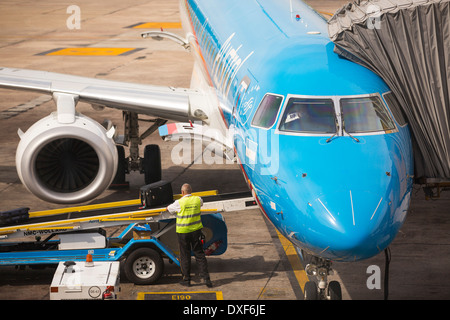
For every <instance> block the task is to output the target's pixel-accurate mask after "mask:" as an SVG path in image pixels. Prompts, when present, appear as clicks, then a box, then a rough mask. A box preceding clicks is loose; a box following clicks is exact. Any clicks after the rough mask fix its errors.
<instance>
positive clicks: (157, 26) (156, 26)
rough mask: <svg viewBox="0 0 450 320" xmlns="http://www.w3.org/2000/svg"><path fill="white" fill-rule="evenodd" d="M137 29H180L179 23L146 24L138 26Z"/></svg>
mask: <svg viewBox="0 0 450 320" xmlns="http://www.w3.org/2000/svg"><path fill="white" fill-rule="evenodd" d="M133 28H137V29H160V28H163V29H181V22H146V23H141V24H138V25H137V26H134V27H133Z"/></svg>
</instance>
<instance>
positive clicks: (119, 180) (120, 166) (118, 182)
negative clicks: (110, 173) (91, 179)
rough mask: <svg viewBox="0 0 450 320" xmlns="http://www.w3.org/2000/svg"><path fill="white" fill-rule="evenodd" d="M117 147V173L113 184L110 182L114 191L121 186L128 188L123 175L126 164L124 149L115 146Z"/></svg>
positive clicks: (125, 170)
mask: <svg viewBox="0 0 450 320" xmlns="http://www.w3.org/2000/svg"><path fill="white" fill-rule="evenodd" d="M116 147H117V156H118V163H117V171H116V175H115V177H114V180H113V182H111V186H110V187H111V188H113V189H115V188H118V187H122V186H128V184H127V182H126V181H125V174H126V172H127V163H126V160H125V149H124V148H123V147H122V146H116Z"/></svg>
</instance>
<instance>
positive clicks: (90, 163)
mask: <svg viewBox="0 0 450 320" xmlns="http://www.w3.org/2000/svg"><path fill="white" fill-rule="evenodd" d="M114 130H115V129H114V127H113V128H111V129H110V130H108V131H107V130H106V129H105V128H104V127H103V126H102V125H100V124H99V123H98V122H96V121H94V120H92V119H90V118H88V117H86V116H84V115H82V114H79V113H76V114H75V118H74V121H73V122H72V123H61V122H60V121H58V115H57V113H56V112H55V113H52V114H50V115H49V116H47V117H45V118H43V119H41V120H39V121H38V122H36V123H35V124H33V125H32V126H31V127H30V128H29V129H28V130H27V132H26V133H23V132H22V131H20V130H19V135H20V138H21V140H20V143H19V146H18V147H17V152H16V167H17V172H18V174H19V177H20V180H21V181H22V183H23V184H24V185H25V186H26V188H27V189H28V190H29V191H30V192H32V193H33V194H35V195H36V196H37V197H39V198H41V199H43V200H45V201H49V202H54V203H78V202H83V201H87V200H90V199H92V198H94V197H96V196H98V195H99V194H100V193H102V192H103V191H104V190H106V189H107V188H108V186H109V185H110V184H111V182H112V180H113V179H114V176H115V174H116V170H117V163H118V156H117V149H116V145H115V143H114V140H113V135H114Z"/></svg>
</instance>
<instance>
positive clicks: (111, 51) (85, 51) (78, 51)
mask: <svg viewBox="0 0 450 320" xmlns="http://www.w3.org/2000/svg"><path fill="white" fill-rule="evenodd" d="M135 49H136V48H64V49H60V50H57V51H52V52H49V53H47V54H46V56H118V55H121V54H124V53H128V52H130V51H132V50H135Z"/></svg>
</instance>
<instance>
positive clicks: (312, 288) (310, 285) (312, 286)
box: [304, 281, 318, 300]
mask: <svg viewBox="0 0 450 320" xmlns="http://www.w3.org/2000/svg"><path fill="white" fill-rule="evenodd" d="M317 298H318V296H317V284H316V283H315V282H314V281H308V282H306V283H305V289H304V299H305V300H317Z"/></svg>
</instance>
